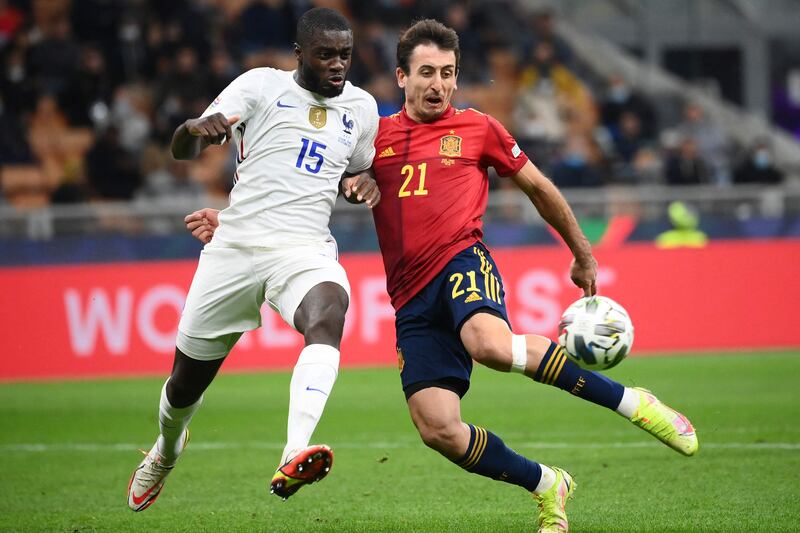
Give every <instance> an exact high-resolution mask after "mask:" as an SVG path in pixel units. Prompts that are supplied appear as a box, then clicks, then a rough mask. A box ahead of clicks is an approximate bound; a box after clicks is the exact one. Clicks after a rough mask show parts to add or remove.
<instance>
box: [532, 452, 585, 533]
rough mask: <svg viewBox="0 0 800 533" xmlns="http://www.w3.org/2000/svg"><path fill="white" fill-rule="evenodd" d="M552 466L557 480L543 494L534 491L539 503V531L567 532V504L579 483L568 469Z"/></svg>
mask: <svg viewBox="0 0 800 533" xmlns="http://www.w3.org/2000/svg"><path fill="white" fill-rule="evenodd" d="M550 468H552V469H553V471H554V472H555V473H556V482H555V483H553V486H552V487H550V489H548V490H546V491H545V492H543V493H542V494H536V493H535V492H534V493H533V499H535V500H536V501H537V502H538V504H539V529H538V530H537V531H538V532H539V533H566V532H567V531H569V522H568V521H567V513H566V510H565V508H566V506H567V500H568V499H570V498H572V493H573V492H575V487H576V486H577V483H575V482H574V481H573V480H572V476H571V475H570V474H569V472H567V471H566V470H562V469H560V468H557V467H555V466H551V467H550Z"/></svg>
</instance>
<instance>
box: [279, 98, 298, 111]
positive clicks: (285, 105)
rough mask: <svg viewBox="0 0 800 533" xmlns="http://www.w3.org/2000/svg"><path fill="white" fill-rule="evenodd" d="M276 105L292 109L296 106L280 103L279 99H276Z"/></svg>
mask: <svg viewBox="0 0 800 533" xmlns="http://www.w3.org/2000/svg"><path fill="white" fill-rule="evenodd" d="M277 105H278V107H284V108H286V107H290V108H292V109H296V108H297V106H296V105H289V104H282V103H281V101H280V100H278V104H277Z"/></svg>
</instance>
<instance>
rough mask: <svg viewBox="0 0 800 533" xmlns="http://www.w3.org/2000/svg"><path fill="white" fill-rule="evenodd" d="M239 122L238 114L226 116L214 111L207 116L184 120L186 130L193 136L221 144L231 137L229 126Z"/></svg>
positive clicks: (209, 142) (210, 142)
mask: <svg viewBox="0 0 800 533" xmlns="http://www.w3.org/2000/svg"><path fill="white" fill-rule="evenodd" d="M237 122H239V115H233V116H232V117H230V118H226V117H225V115H223V114H222V113H214V114H213V115H209V116H207V117H200V118H190V119H189V120H187V121H186V130H187V131H188V132H189V135H191V136H193V137H200V138H201V139H203V140H204V141H205V142H207V143H208V144H223V143H227V142H229V141H230V140H231V139H233V132H232V131H231V126H233V125H234V124H236V123H237Z"/></svg>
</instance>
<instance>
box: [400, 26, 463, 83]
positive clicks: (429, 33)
mask: <svg viewBox="0 0 800 533" xmlns="http://www.w3.org/2000/svg"><path fill="white" fill-rule="evenodd" d="M421 44H434V45H436V46H437V47H438V48H439V49H441V50H446V51H450V50H452V51H453V52H455V54H456V71H458V63H459V60H460V59H461V49H460V48H459V47H458V34H457V33H456V32H455V30H454V29H453V28H448V27H447V26H445V25H444V24H442V23H441V22H439V21H438V20H434V19H422V20H418V21H417V22H415V23H414V24H413V25H412V26H411V27H410V28H408V29H407V30H406V31H404V32H403V34H402V35H400V40H399V41H398V42H397V66H398V67H400V68H401V69H403V72H405V73H406V74H408V73H409V64H408V63H409V61H410V60H411V54H412V53H413V52H414V49H415V48H416V47H417V46H419V45H421Z"/></svg>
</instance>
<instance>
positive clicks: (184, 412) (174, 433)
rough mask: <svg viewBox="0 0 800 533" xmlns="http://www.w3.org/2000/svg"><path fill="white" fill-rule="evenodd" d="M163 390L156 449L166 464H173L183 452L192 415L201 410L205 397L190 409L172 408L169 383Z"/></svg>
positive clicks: (159, 405)
mask: <svg viewBox="0 0 800 533" xmlns="http://www.w3.org/2000/svg"><path fill="white" fill-rule="evenodd" d="M168 382H169V379H167V381H166V382H164V386H163V387H162V388H161V401H160V402H159V404H158V426H159V429H160V430H161V434H160V435H159V436H158V440H157V441H156V448H157V450H158V453H159V454H161V456H162V457H163V458H164V463H165V464H168V465H169V464H172V463H174V462H175V461H176V460H177V459H178V456H179V455H180V453H181V452H182V451H183V432H184V430H185V429H186V426H188V425H189V421H191V420H192V415H194V413H195V411H197V409H199V408H200V404H202V403H203V397H202V396H200V399H199V400H197V401H196V402H195V403H193V404H192V405H190V406H188V407H182V408H180V409H178V408H175V407H172V405H170V403H169V400H167V383H168Z"/></svg>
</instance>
